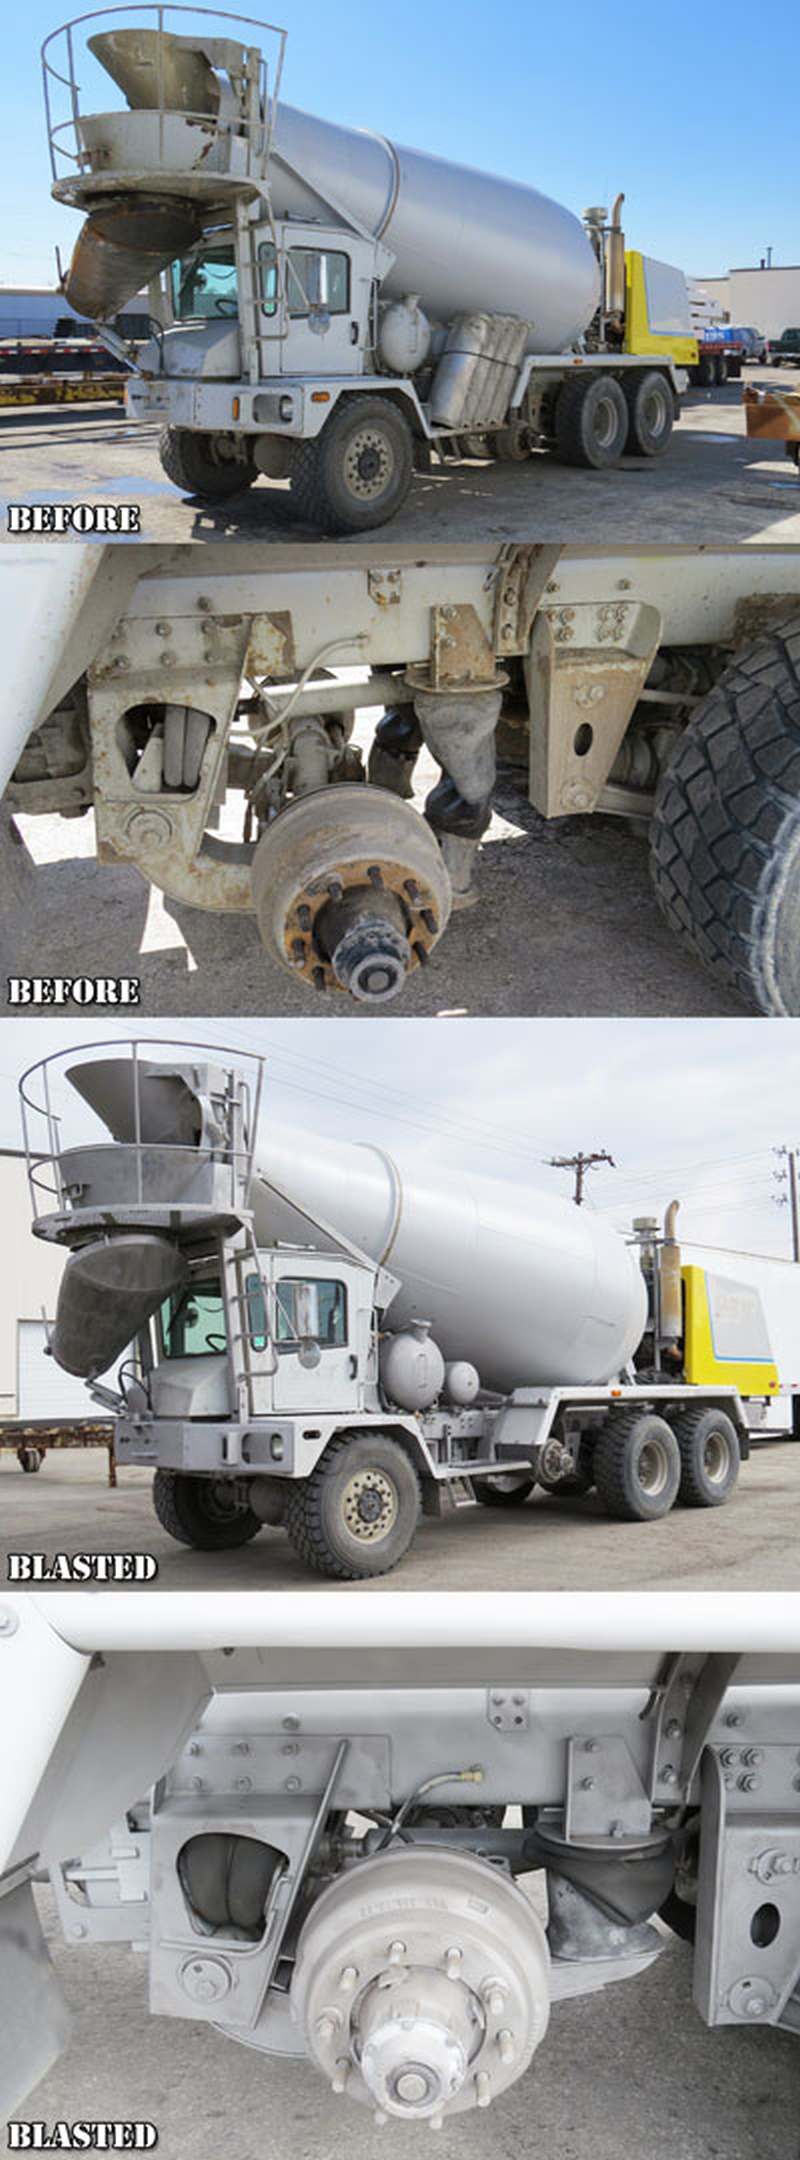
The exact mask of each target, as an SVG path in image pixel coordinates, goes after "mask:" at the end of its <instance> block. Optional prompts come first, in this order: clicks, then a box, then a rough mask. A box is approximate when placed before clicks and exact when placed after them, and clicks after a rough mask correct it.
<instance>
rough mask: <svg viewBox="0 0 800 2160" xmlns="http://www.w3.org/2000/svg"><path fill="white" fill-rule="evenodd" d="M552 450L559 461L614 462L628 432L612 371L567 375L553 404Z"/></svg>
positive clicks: (625, 409) (597, 464)
mask: <svg viewBox="0 0 800 2160" xmlns="http://www.w3.org/2000/svg"><path fill="white" fill-rule="evenodd" d="M555 428H556V453H557V456H558V457H559V458H560V459H561V462H562V465H590V466H592V467H593V468H594V470H595V471H598V472H599V471H601V470H602V469H604V468H605V467H607V466H609V465H617V464H618V463H619V460H620V458H621V456H622V453H623V450H624V448H625V444H626V441H627V436H628V406H627V402H626V399H625V395H624V392H623V391H622V390H621V389H620V386H619V383H618V382H617V380H616V378H615V376H613V375H595V374H590V375H570V376H569V378H568V380H567V381H566V382H565V383H564V386H563V389H562V390H560V391H559V395H558V401H557V404H556V419H555Z"/></svg>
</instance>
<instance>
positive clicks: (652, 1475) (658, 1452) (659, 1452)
mask: <svg viewBox="0 0 800 2160" xmlns="http://www.w3.org/2000/svg"><path fill="white" fill-rule="evenodd" d="M669 1471H670V1459H669V1452H668V1449H667V1446H666V1442H665V1441H663V1440H661V1439H659V1437H658V1436H657V1435H654V1436H653V1437H648V1439H647V1440H644V1441H643V1442H642V1446H641V1448H640V1450H639V1460H638V1464H637V1476H638V1480H639V1484H640V1486H641V1488H642V1491H643V1492H645V1493H646V1494H647V1497H648V1499H649V1500H659V1499H660V1498H661V1495H662V1493H664V1492H666V1490H667V1486H668V1484H669Z"/></svg>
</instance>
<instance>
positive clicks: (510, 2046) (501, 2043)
mask: <svg viewBox="0 0 800 2160" xmlns="http://www.w3.org/2000/svg"><path fill="white" fill-rule="evenodd" d="M497 2046H498V2049H499V2052H500V2061H501V2063H510V2062H513V2060H514V2035H513V2033H510V2032H509V2031H508V2028H507V2027H505V2028H504V2030H503V2032H499V2033H498V2035H497Z"/></svg>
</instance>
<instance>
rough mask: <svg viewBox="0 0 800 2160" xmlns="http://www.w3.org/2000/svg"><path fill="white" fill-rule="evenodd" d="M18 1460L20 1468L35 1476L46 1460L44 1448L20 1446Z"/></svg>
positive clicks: (30, 1475)
mask: <svg viewBox="0 0 800 2160" xmlns="http://www.w3.org/2000/svg"><path fill="white" fill-rule="evenodd" d="M17 1462H18V1463H19V1466H20V1469H21V1470H24V1471H25V1472H26V1474H27V1476H28V1477H35V1475H36V1472H37V1470H41V1467H42V1463H43V1462H44V1449H43V1448H38V1447H25V1446H23V1447H18V1448H17Z"/></svg>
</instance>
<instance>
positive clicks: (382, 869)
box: [252, 784, 451, 1004]
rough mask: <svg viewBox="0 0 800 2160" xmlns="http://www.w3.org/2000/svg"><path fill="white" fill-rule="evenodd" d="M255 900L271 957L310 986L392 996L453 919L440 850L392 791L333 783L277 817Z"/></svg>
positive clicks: (376, 999)
mask: <svg viewBox="0 0 800 2160" xmlns="http://www.w3.org/2000/svg"><path fill="white" fill-rule="evenodd" d="M252 888H253V901H254V905H255V909H256V915H257V917H258V925H259V929H260V931H261V935H262V938H263V940H264V943H265V945H266V947H267V951H268V952H270V953H271V954H272V956H273V957H274V958H275V959H277V960H279V961H280V963H281V965H282V966H283V967H286V968H289V969H290V970H291V972H292V973H293V974H295V975H297V976H298V977H299V978H300V980H301V981H304V982H306V983H308V984H309V985H310V987H311V988H312V989H315V990H321V991H345V992H348V993H349V995H350V996H351V997H354V998H356V999H357V1000H358V1001H359V1002H360V1003H362V1004H363V1003H368V1004H385V1003H387V1002H388V1001H389V1000H390V999H391V998H393V997H396V996H397V995H398V993H399V992H400V991H401V990H402V988H403V985H404V983H405V980H406V976H407V975H409V974H410V973H411V972H412V971H413V969H414V968H416V967H419V966H422V965H424V963H425V962H426V961H427V959H428V957H429V954H430V953H431V952H432V950H433V947H434V945H435V944H436V943H437V941H438V939H439V938H440V937H441V934H442V931H443V930H444V929H445V927H446V924H447V922H448V919H449V915H450V906H451V888H450V880H449V877H448V874H447V870H446V867H445V864H444V860H443V858H442V854H441V850H440V848H439V845H438V842H437V841H436V839H435V837H434V835H433V833H432V832H431V831H430V829H429V828H428V826H427V825H426V824H425V823H424V821H423V819H422V818H421V817H420V816H419V814H418V812H417V811H416V810H414V809H413V808H411V806H410V805H409V804H408V803H405V802H403V801H402V800H401V799H400V798H399V797H398V796H396V795H393V794H390V793H389V792H388V791H385V790H383V789H378V788H373V787H355V786H352V785H347V784H344V785H335V786H332V787H327V788H321V789H318V790H317V791H316V792H315V793H314V794H312V795H306V796H304V797H301V798H299V799H297V800H296V801H295V802H293V803H291V804H290V805H289V807H288V808H287V809H286V810H283V811H281V813H280V815H279V816H278V817H276V818H275V819H274V821H273V823H272V824H271V825H268V826H267V828H266V831H265V832H263V833H262V835H261V838H260V840H259V842H258V846H257V848H256V853H255V858H254V862H253V872H252Z"/></svg>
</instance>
